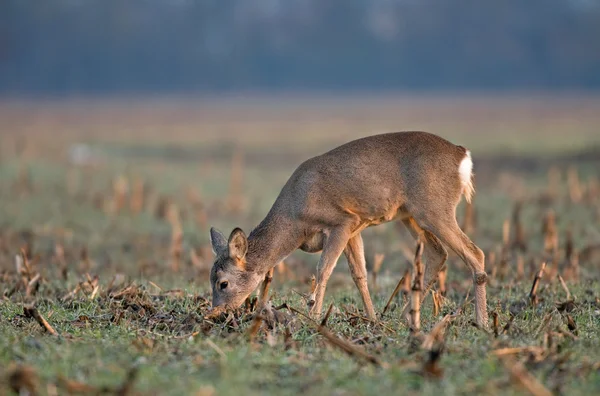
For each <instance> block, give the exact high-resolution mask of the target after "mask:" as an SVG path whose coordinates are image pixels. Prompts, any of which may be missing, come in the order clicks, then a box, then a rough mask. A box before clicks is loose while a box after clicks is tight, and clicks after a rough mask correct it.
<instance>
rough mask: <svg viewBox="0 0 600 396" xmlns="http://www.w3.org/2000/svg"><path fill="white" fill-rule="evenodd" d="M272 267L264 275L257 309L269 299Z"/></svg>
mask: <svg viewBox="0 0 600 396" xmlns="http://www.w3.org/2000/svg"><path fill="white" fill-rule="evenodd" d="M274 269H275V268H274V267H273V268H271V269H270V270H269V271H268V272H267V274H266V275H265V280H264V281H263V283H262V286H261V289H260V300H259V301H258V307H259V309H260V308H261V307H263V306H264V305H265V304H266V303H267V301H268V299H269V288H270V287H271V282H272V281H273V271H274Z"/></svg>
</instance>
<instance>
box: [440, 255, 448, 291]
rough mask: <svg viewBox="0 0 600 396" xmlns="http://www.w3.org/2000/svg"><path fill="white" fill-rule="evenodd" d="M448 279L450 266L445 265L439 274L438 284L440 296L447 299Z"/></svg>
mask: <svg viewBox="0 0 600 396" xmlns="http://www.w3.org/2000/svg"><path fill="white" fill-rule="evenodd" d="M447 277H448V266H447V265H446V263H444V266H443V267H442V269H441V270H440V273H439V274H438V284H439V288H440V296H442V297H446V293H447V289H446V278H447Z"/></svg>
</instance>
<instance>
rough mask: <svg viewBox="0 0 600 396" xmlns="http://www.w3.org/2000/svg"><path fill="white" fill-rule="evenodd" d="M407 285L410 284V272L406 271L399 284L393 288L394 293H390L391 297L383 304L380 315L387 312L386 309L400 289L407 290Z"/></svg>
mask: <svg viewBox="0 0 600 396" xmlns="http://www.w3.org/2000/svg"><path fill="white" fill-rule="evenodd" d="M409 284H410V271H409V270H406V272H405V273H404V276H403V277H402V278H401V279H400V282H398V284H397V285H396V287H395V288H394V291H393V292H392V295H391V296H390V298H389V300H388V302H387V304H385V307H384V308H383V312H382V315H385V313H386V312H387V310H388V308H389V307H390V305H391V304H392V300H393V299H394V297H396V295H397V294H398V292H399V291H400V289H408V288H409V286H408V285H409Z"/></svg>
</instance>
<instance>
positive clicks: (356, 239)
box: [344, 234, 377, 321]
mask: <svg viewBox="0 0 600 396" xmlns="http://www.w3.org/2000/svg"><path fill="white" fill-rule="evenodd" d="M344 254H345V255H346V259H347V260H348V266H349V267H350V273H351V274H352V279H353V280H354V283H355V284H356V287H357V288H358V291H359V293H360V297H361V298H362V301H363V305H364V307H365V312H366V313H367V317H368V318H369V319H371V320H373V321H375V320H377V315H376V314H375V308H373V301H371V295H370V294H369V288H368V285H367V264H366V262H365V249H364V245H363V240H362V237H361V235H360V234H357V235H355V236H353V237H352V238H350V240H349V241H348V245H346V249H344Z"/></svg>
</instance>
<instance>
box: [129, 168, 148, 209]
mask: <svg viewBox="0 0 600 396" xmlns="http://www.w3.org/2000/svg"><path fill="white" fill-rule="evenodd" d="M145 198H146V195H145V183H144V180H142V179H141V178H139V177H137V178H135V180H134V181H133V186H132V187H131V197H130V199H129V209H130V210H131V213H133V214H139V213H141V212H142V210H144V203H145V202H144V201H145Z"/></svg>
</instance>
